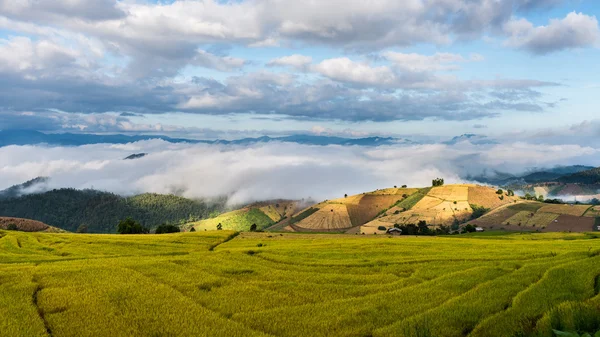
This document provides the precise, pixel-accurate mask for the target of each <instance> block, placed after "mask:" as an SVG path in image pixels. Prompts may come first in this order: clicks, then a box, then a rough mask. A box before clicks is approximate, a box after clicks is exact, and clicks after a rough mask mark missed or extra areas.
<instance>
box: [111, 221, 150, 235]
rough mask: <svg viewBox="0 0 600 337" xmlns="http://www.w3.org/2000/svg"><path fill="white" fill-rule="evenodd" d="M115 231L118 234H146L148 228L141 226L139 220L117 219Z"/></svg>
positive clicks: (148, 231)
mask: <svg viewBox="0 0 600 337" xmlns="http://www.w3.org/2000/svg"><path fill="white" fill-rule="evenodd" d="M117 233H119V234H148V233H150V230H149V229H148V228H146V227H144V226H142V225H141V224H140V223H139V222H137V221H135V220H133V219H132V218H127V219H125V220H121V221H119V224H118V225H117Z"/></svg>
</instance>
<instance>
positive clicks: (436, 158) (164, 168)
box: [0, 140, 600, 203]
mask: <svg viewBox="0 0 600 337" xmlns="http://www.w3.org/2000/svg"><path fill="white" fill-rule="evenodd" d="M141 152H146V153H149V155H147V156H145V157H143V158H140V159H135V160H123V158H125V157H127V156H129V155H131V154H134V153H141ZM598 152H599V150H598V149H596V148H592V147H583V146H579V145H551V146H549V145H533V144H528V143H521V142H518V143H512V144H499V145H478V146H476V145H472V144H470V143H467V142H464V143H460V144H457V145H442V144H430V145H398V146H381V147H376V148H373V147H358V146H353V147H343V146H307V145H299V144H293V143H266V144H257V145H252V146H245V147H241V146H220V145H205V144H172V143H168V142H164V141H160V140H151V141H142V142H137V143H131V144H126V145H107V144H99V145H86V146H80V147H47V146H41V145H40V146H7V147H2V148H0V190H1V189H4V188H7V187H9V186H11V185H14V184H20V183H23V182H25V181H27V180H29V179H32V178H35V177H38V176H48V177H51V179H50V181H49V182H48V186H45V187H44V188H62V187H73V188H78V189H81V188H94V189H99V190H105V191H110V192H115V193H119V194H124V195H131V194H138V193H143V192H155V193H177V194H180V195H183V196H186V197H192V198H194V197H216V196H222V195H228V196H229V197H230V202H232V203H243V202H249V201H253V200H264V199H273V198H293V199H301V198H309V197H312V198H314V199H317V200H322V199H331V198H337V197H340V196H343V195H344V194H345V193H347V194H354V193H360V192H364V191H370V190H375V189H378V188H384V187H391V186H393V185H403V184H407V185H409V186H429V185H430V184H431V179H433V178H436V177H443V178H445V180H446V183H458V182H464V181H465V180H464V179H463V178H462V177H466V176H467V175H469V174H471V175H477V174H481V173H482V172H488V173H489V172H493V171H494V170H498V171H502V172H510V173H520V172H524V171H526V170H527V169H530V168H532V167H553V166H556V165H575V164H586V165H593V166H599V165H600V160H598V159H597V158H598V156H597V155H598ZM30 192H33V191H30Z"/></svg>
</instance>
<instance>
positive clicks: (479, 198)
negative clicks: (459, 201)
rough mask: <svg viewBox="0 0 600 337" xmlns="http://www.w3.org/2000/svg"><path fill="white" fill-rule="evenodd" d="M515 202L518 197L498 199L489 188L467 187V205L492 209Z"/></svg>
mask: <svg viewBox="0 0 600 337" xmlns="http://www.w3.org/2000/svg"><path fill="white" fill-rule="evenodd" d="M515 200H519V198H518V197H509V196H507V195H505V196H504V199H502V200H501V199H500V198H499V197H498V194H496V193H495V191H493V190H490V188H489V187H484V186H469V200H468V201H469V204H471V205H478V206H482V207H485V208H489V209H494V208H496V207H500V206H502V205H506V204H511V203H514V202H515Z"/></svg>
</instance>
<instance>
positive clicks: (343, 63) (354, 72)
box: [313, 57, 397, 86]
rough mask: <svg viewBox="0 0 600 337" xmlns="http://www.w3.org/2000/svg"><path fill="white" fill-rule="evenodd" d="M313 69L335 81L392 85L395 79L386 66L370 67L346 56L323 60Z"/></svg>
mask: <svg viewBox="0 0 600 337" xmlns="http://www.w3.org/2000/svg"><path fill="white" fill-rule="evenodd" d="M313 70H314V71H316V72H318V73H320V74H321V75H323V76H326V77H329V78H331V79H333V80H336V81H341V82H350V83H355V84H362V85H365V84H366V85H371V86H386V85H394V84H395V82H396V81H397V78H396V75H395V74H394V72H393V71H392V70H391V69H390V68H388V67H386V66H379V67H371V66H370V65H369V64H367V63H363V62H355V61H352V60H350V59H349V58H347V57H340V58H333V59H327V60H323V61H322V62H321V63H319V64H316V65H315V66H314V67H313Z"/></svg>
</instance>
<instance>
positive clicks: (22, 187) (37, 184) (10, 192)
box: [0, 177, 50, 199]
mask: <svg viewBox="0 0 600 337" xmlns="http://www.w3.org/2000/svg"><path fill="white" fill-rule="evenodd" d="M49 180H50V178H48V177H37V178H34V179H31V180H29V181H27V182H24V183H23V184H19V185H14V186H11V187H9V188H7V189H5V190H3V191H0V199H1V198H15V197H19V196H21V195H22V194H28V193H31V191H32V190H36V189H38V190H39V191H42V190H43V189H44V186H45V185H46V184H47V183H48V181H49Z"/></svg>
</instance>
